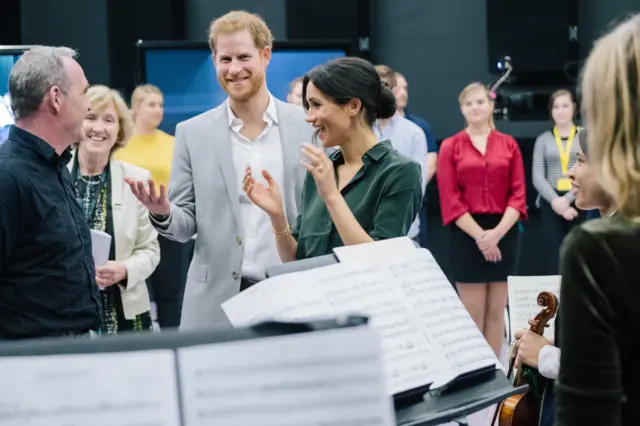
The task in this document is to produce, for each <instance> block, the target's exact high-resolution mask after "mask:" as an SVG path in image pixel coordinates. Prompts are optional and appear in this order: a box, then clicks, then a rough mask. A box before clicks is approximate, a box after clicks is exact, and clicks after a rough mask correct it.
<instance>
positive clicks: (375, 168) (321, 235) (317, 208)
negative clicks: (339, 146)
mask: <svg viewBox="0 0 640 426" xmlns="http://www.w3.org/2000/svg"><path fill="white" fill-rule="evenodd" d="M329 158H330V159H331V161H332V162H333V167H334V169H335V170H336V181H337V178H338V173H337V170H338V167H339V166H340V165H342V164H344V158H343V156H342V151H341V150H337V151H335V152H334V153H332V154H331V155H330V156H329ZM362 162H363V166H362V168H360V170H358V172H357V173H356V174H355V176H354V177H353V179H351V181H350V182H349V183H348V184H347V185H346V186H345V187H344V188H342V191H340V192H341V194H342V196H343V197H344V200H345V202H346V203H347V205H348V206H349V209H351V212H352V213H353V215H354V216H355V218H356V220H357V221H358V223H359V224H360V226H362V228H363V229H364V230H365V232H366V233H367V234H369V236H370V237H371V238H373V239H374V240H384V239H387V238H396V237H406V236H407V233H408V232H409V228H410V227H411V224H412V223H413V221H414V220H415V218H416V215H417V214H418V212H419V211H420V207H421V206H422V185H421V182H422V172H421V168H420V165H419V164H418V163H416V162H415V161H413V160H411V159H409V158H407V157H405V156H404V155H402V154H400V153H399V152H398V151H396V150H395V149H393V147H392V146H391V142H390V141H388V140H387V141H382V142H378V143H377V144H376V145H374V146H373V147H372V148H371V149H369V151H367V152H366V153H365V154H364V157H363V158H362ZM291 233H292V235H293V237H294V238H295V239H296V240H297V241H298V248H297V250H296V259H306V258H310V257H315V256H322V255H325V254H329V253H331V252H332V250H333V248H334V247H340V246H342V245H343V243H342V239H341V238H340V235H339V234H338V231H337V229H336V227H335V225H334V224H333V220H332V219H331V215H330V214H329V210H328V209H327V206H326V204H325V203H324V200H323V199H322V198H321V197H320V196H319V195H318V189H317V187H316V183H315V180H314V179H313V175H311V173H307V176H306V178H305V182H304V186H303V188H302V205H301V207H300V214H299V215H298V218H297V220H296V224H295V226H294V228H293V229H292V230H291Z"/></svg>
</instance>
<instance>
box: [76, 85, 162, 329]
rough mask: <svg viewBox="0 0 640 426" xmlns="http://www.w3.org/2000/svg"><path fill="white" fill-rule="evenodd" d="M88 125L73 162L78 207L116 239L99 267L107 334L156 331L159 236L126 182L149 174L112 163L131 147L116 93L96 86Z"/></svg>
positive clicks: (123, 107)
mask: <svg viewBox="0 0 640 426" xmlns="http://www.w3.org/2000/svg"><path fill="white" fill-rule="evenodd" d="M87 97H88V98H89V101H90V104H91V107H90V110H89V112H88V113H87V115H86V117H85V119H84V123H83V134H84V138H83V140H82V141H81V142H80V143H79V144H78V146H77V150H76V153H75V156H74V159H73V161H71V162H70V163H69V168H70V169H71V175H72V177H73V180H74V184H75V187H76V194H77V199H78V203H80V206H81V208H82V211H83V212H84V215H85V218H86V219H87V222H88V223H89V227H90V228H91V229H94V230H98V231H103V232H106V233H108V234H110V235H111V237H112V241H111V251H110V253H109V261H108V262H107V264H106V265H98V266H96V282H97V283H98V286H99V287H100V298H101V302H102V308H103V314H104V315H103V321H102V328H101V330H100V331H101V333H102V334H117V333H118V332H121V331H141V330H149V329H151V315H150V302H149V292H148V290H147V284H146V282H145V280H146V279H147V277H149V276H150V275H151V273H152V272H153V271H154V269H155V268H156V266H157V265H158V263H159V261H160V248H159V245H158V241H157V232H156V231H155V229H154V228H153V227H152V226H151V223H150V222H149V213H148V211H147V209H146V208H145V207H144V206H143V205H142V204H141V203H140V202H139V201H138V200H137V199H136V198H135V196H134V195H133V194H132V193H131V191H129V190H128V186H127V184H126V183H125V178H132V179H140V180H144V181H146V180H148V179H149V178H150V174H149V172H148V171H146V170H143V169H141V168H138V167H136V166H133V165H131V164H127V163H124V162H121V161H118V160H114V159H113V153H114V152H116V151H117V150H118V149H120V148H122V147H124V146H126V144H127V141H128V139H129V136H130V135H131V130H132V128H133V122H132V120H131V115H130V113H129V110H128V108H127V105H126V103H125V101H124V100H123V99H122V97H121V96H120V95H119V94H118V93H117V92H116V91H114V90H112V89H110V88H108V87H105V86H93V87H91V88H89V90H88V92H87Z"/></svg>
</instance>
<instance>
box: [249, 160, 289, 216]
mask: <svg viewBox="0 0 640 426" xmlns="http://www.w3.org/2000/svg"><path fill="white" fill-rule="evenodd" d="M262 176H264V179H265V180H266V182H267V186H264V185H263V184H262V183H260V182H258V181H257V180H256V179H255V178H254V177H253V176H251V166H247V168H246V170H245V172H244V178H243V180H242V189H243V190H244V192H245V194H247V197H249V199H250V200H251V201H252V202H253V203H254V204H255V205H256V206H258V207H260V208H261V209H262V210H264V211H265V212H266V213H267V214H268V215H269V216H272V217H274V216H281V215H283V214H284V206H283V203H282V194H281V193H280V188H279V187H278V184H277V183H276V181H275V180H274V179H273V177H272V176H271V174H270V173H269V172H268V171H266V170H263V171H262Z"/></svg>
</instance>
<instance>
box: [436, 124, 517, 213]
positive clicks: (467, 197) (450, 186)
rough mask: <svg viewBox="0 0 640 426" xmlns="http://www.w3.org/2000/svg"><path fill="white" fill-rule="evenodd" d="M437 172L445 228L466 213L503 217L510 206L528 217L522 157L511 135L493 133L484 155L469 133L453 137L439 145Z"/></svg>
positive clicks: (490, 135) (488, 140)
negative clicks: (475, 145)
mask: <svg viewBox="0 0 640 426" xmlns="http://www.w3.org/2000/svg"><path fill="white" fill-rule="evenodd" d="M436 170H437V172H436V173H437V175H436V176H437V179H438V190H439V192H440V210H441V212H442V221H443V223H444V225H448V224H450V223H452V222H454V221H456V220H458V219H459V218H460V216H462V215H463V214H465V213H467V212H468V213H471V214H503V213H504V211H505V210H506V209H507V207H508V206H509V207H513V208H514V209H516V210H518V211H519V212H520V217H521V218H523V219H525V218H526V217H527V208H526V196H525V191H526V189H525V188H526V182H525V178H524V166H523V164H522V154H521V153H520V148H519V147H518V143H517V142H516V141H515V139H513V138H512V137H511V136H509V135H505V134H504V133H500V132H498V131H496V130H493V131H492V132H491V133H489V136H488V139H487V150H486V154H485V155H484V156H483V155H482V154H481V153H480V151H478V150H477V149H476V147H474V146H473V143H472V142H471V138H470V137H469V135H468V134H467V132H466V131H462V132H460V133H458V134H456V135H453V136H451V137H450V138H448V139H445V140H444V141H443V142H442V145H441V146H440V151H439V152H438V168H437V169H436Z"/></svg>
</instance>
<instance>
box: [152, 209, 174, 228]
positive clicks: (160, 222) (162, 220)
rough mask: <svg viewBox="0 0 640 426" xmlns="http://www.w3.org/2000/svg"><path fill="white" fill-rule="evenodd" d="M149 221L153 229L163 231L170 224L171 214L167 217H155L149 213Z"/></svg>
mask: <svg viewBox="0 0 640 426" xmlns="http://www.w3.org/2000/svg"><path fill="white" fill-rule="evenodd" d="M149 220H150V221H151V224H152V225H153V226H154V227H155V228H157V229H160V230H163V231H165V230H167V229H168V228H169V224H170V223H171V213H169V214H168V215H167V216H156V215H154V214H153V213H149Z"/></svg>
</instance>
